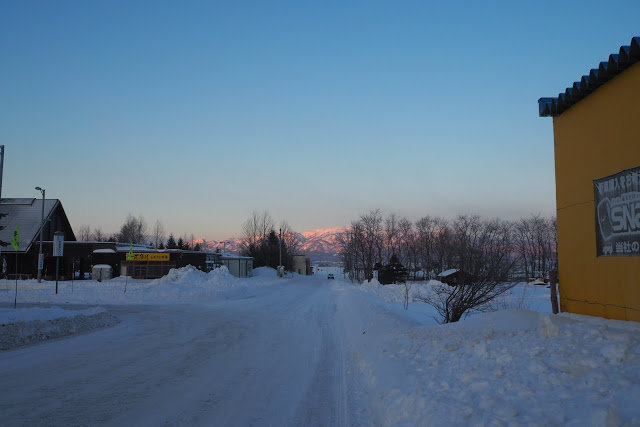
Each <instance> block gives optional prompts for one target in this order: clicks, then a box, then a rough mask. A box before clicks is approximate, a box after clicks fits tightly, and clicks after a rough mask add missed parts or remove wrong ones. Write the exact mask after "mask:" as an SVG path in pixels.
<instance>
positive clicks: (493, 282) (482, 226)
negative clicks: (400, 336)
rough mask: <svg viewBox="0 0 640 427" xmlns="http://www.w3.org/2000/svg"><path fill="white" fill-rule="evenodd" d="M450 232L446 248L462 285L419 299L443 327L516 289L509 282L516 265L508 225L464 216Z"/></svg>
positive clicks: (440, 287) (443, 286)
mask: <svg viewBox="0 0 640 427" xmlns="http://www.w3.org/2000/svg"><path fill="white" fill-rule="evenodd" d="M447 228H449V231H448V234H449V239H448V240H447V243H446V244H447V245H448V246H449V249H448V250H449V251H450V254H451V260H452V263H454V264H455V265H456V268H458V269H459V272H460V273H459V274H460V277H461V278H462V279H461V282H460V283H459V284H457V285H455V286H450V285H446V284H440V285H437V286H436V287H435V288H434V289H433V293H432V294H430V295H427V296H420V297H417V298H418V299H419V300H421V301H424V302H426V303H428V304H430V305H432V306H433V307H434V308H435V309H436V311H437V312H438V314H439V315H440V316H441V321H442V323H449V322H457V321H458V320H460V319H461V318H462V316H463V315H465V313H467V312H469V311H471V310H474V309H476V310H477V309H481V307H482V306H483V305H485V304H487V303H489V302H490V301H491V300H493V299H494V298H495V297H497V296H498V295H500V294H502V293H504V292H506V291H507V290H509V289H511V288H512V287H513V285H514V283H509V282H507V278H508V276H509V273H510V271H511V269H512V268H513V265H514V263H515V260H514V258H513V256H512V243H511V240H512V239H511V226H510V225H509V224H508V223H506V222H504V221H500V220H497V219H496V220H482V219H480V217H478V216H467V215H461V216H458V217H457V218H456V219H455V220H454V221H453V223H452V224H451V227H447ZM441 234H442V231H441ZM443 243H444V242H443Z"/></svg>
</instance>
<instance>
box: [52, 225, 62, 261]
mask: <svg viewBox="0 0 640 427" xmlns="http://www.w3.org/2000/svg"><path fill="white" fill-rule="evenodd" d="M63 253H64V233H63V232H62V231H56V232H55V233H54V234H53V256H63Z"/></svg>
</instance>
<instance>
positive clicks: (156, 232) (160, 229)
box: [151, 219, 164, 248]
mask: <svg viewBox="0 0 640 427" xmlns="http://www.w3.org/2000/svg"><path fill="white" fill-rule="evenodd" d="M151 238H152V239H153V246H154V247H155V248H158V247H159V246H160V243H162V244H164V225H163V224H162V222H160V220H159V219H156V222H155V223H154V224H153V228H152V229H151Z"/></svg>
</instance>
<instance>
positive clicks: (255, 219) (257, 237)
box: [242, 211, 274, 249]
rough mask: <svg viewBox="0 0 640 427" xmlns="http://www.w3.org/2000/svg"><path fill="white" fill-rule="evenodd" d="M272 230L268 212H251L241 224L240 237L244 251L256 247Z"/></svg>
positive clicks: (271, 220)
mask: <svg viewBox="0 0 640 427" xmlns="http://www.w3.org/2000/svg"><path fill="white" fill-rule="evenodd" d="M273 229H274V222H273V219H272V218H271V215H269V212H268V211H263V212H262V213H259V212H257V211H253V212H252V213H251V216H250V217H249V218H247V220H245V222H243V223H242V237H243V240H244V242H243V244H244V246H245V249H248V248H250V247H256V246H258V245H259V244H260V243H261V242H262V241H263V240H264V239H266V238H267V236H268V235H269V232H270V231H271V230H273Z"/></svg>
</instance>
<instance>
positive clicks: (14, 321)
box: [0, 307, 118, 351]
mask: <svg viewBox="0 0 640 427" xmlns="http://www.w3.org/2000/svg"><path fill="white" fill-rule="evenodd" d="M117 323H118V319H117V318H116V317H115V316H113V315H112V314H110V313H108V312H107V311H106V310H105V309H103V308H101V307H93V308H89V309H85V310H64V309H62V308H59V307H51V308H41V307H33V308H16V309H13V308H2V309H0V351H1V350H10V349H14V348H17V347H22V346H25V345H29V344H34V343H38V342H42V341H46V340H49V339H54V338H61V337H64V336H69V335H75V334H80V333H84V332H88V331H90V330H92V329H96V328H102V327H106V326H112V325H115V324H117Z"/></svg>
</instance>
